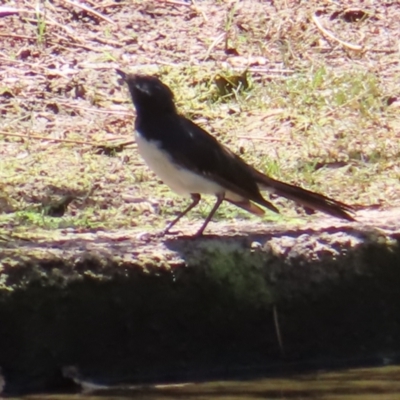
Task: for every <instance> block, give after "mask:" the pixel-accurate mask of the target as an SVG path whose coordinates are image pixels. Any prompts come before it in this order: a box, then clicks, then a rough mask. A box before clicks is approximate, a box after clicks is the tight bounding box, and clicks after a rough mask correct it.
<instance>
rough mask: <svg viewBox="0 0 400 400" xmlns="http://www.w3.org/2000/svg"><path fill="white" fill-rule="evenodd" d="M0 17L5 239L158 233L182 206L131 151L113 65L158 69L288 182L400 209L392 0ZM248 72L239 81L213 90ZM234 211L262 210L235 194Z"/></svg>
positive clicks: (22, 6)
mask: <svg viewBox="0 0 400 400" xmlns="http://www.w3.org/2000/svg"><path fill="white" fill-rule="evenodd" d="M6 7H7V9H6ZM9 8H11V10H10V9H9ZM13 11H15V12H13ZM0 15H1V16H0V28H1V29H0V40H1V49H0V76H1V85H0V97H1V102H0V115H1V127H0V157H1V159H0V211H1V215H0V234H1V235H2V238H3V239H4V238H7V237H8V235H10V232H12V234H13V235H19V236H22V237H29V236H30V235H34V232H35V230H42V231H43V230H44V231H47V230H50V231H51V230H54V229H56V228H60V229H69V230H72V231H76V232H82V231H87V230H93V229H94V230H99V229H100V230H102V229H116V228H134V229H139V230H141V231H147V230H151V229H154V228H155V229H160V228H161V227H162V226H164V224H165V222H166V220H167V219H171V217H172V216H173V215H176V213H177V212H178V210H179V209H181V208H182V206H183V205H184V202H185V201H186V200H182V199H180V198H178V197H176V196H175V195H173V194H172V193H171V192H170V191H169V189H168V188H166V187H164V185H159V181H157V179H156V178H155V177H154V175H153V174H152V173H151V172H149V171H148V169H147V168H146V167H145V166H144V165H143V163H142V160H141V159H140V157H139V156H138V154H137V152H136V149H135V144H134V143H132V140H133V135H132V131H133V119H134V113H133V110H132V106H131V104H130V100H129V98H128V93H127V90H126V89H125V88H124V87H123V86H122V85H121V82H120V81H119V80H118V76H117V75H116V73H115V68H116V67H118V68H122V69H124V70H127V71H136V72H141V73H156V74H158V75H159V76H160V77H161V78H162V79H163V81H164V82H166V83H167V84H168V85H170V86H171V88H172V89H173V91H174V92H175V95H176V99H177V103H178V106H179V109H180V110H181V111H182V112H183V113H184V114H186V115H188V116H189V117H191V118H192V119H193V120H195V121H196V122H197V123H199V124H200V125H202V126H203V127H205V128H206V129H207V130H209V131H210V132H211V133H212V134H215V135H216V136H217V137H218V138H219V139H220V140H222V141H223V142H224V143H225V144H227V145H228V146H229V147H231V148H232V149H233V150H234V151H237V152H239V153H240V154H241V155H242V156H243V157H244V158H245V159H246V160H247V161H249V162H251V163H252V164H254V165H255V166H256V167H258V168H259V169H261V170H263V171H265V172H267V173H270V174H271V175H273V176H275V177H276V178H278V179H283V180H285V181H290V182H292V183H296V184H300V185H302V186H304V187H307V188H310V189H312V190H317V191H320V192H322V193H325V194H328V195H331V196H333V197H335V198H337V199H339V200H342V201H345V202H347V203H350V204H354V205H355V206H356V207H357V208H360V209H368V208H370V207H372V208H374V209H383V208H386V209H387V208H392V207H396V206H399V205H400V194H399V193H400V190H399V189H400V185H399V178H400V169H399V168H400V162H399V154H400V145H399V136H400V133H399V128H400V117H399V104H400V103H399V99H398V96H399V72H400V70H399V62H398V60H399V52H400V48H399V43H400V42H399V38H400V4H399V3H398V2H394V1H381V2H362V1H360V2H354V1H342V2H339V3H334V2H329V1H313V2H300V1H290V0H286V1H272V2H265V1H255V0H254V1H200V0H198V1H196V2H194V1H193V2H189V1H187V2H186V1H183V0H182V1H179V0H176V1H175V0H168V1H135V0H130V1H109V0H103V1H92V0H87V1H85V2H79V3H74V2H72V1H70V0H63V1H61V0H59V1H38V2H31V1H28V0H27V1H23V0H20V1H15V2H14V1H6V2H2V5H1V8H0ZM244 71H247V76H246V78H245V80H244V82H245V84H244V86H245V87H244V88H242V89H243V90H241V89H240V88H237V89H234V90H230V89H229V87H228V88H227V86H226V85H225V87H224V86H223V87H222V89H221V86H219V85H218V82H221V77H222V79H223V78H229V79H231V80H234V79H235V78H237V77H238V76H243V73H244ZM222 82H225V81H223V80H222ZM228 86H229V85H228ZM275 203H276V204H278V206H279V207H280V208H281V209H282V214H284V215H285V216H286V218H289V220H290V218H293V217H296V216H297V215H298V214H299V213H300V214H301V215H302V217H304V218H306V217H307V216H305V215H304V212H303V211H302V210H300V209H297V208H296V207H295V208H293V205H292V204H290V203H287V202H285V201H282V200H280V199H277V200H276V202H275ZM208 210H209V205H207V204H205V205H203V206H201V207H200V208H199V210H198V211H196V212H193V213H192V214H190V215H189V216H188V221H190V223H186V225H185V223H182V226H192V224H199V223H200V221H199V218H200V217H202V216H204V214H206V213H207V211H208ZM227 218H228V219H238V220H240V219H246V218H252V217H250V216H248V215H247V214H245V213H244V212H241V211H238V210H237V209H235V208H233V207H231V206H229V205H227V206H224V207H223V208H222V209H221V211H220V212H219V214H218V215H217V216H216V220H224V219H227ZM277 218H281V217H278V216H275V215H272V216H271V215H267V216H266V217H265V220H268V219H269V220H271V219H272V220H274V219H277ZM285 221H287V220H285Z"/></svg>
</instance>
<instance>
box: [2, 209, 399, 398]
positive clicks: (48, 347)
mask: <svg viewBox="0 0 400 400" xmlns="http://www.w3.org/2000/svg"><path fill="white" fill-rule="evenodd" d="M375 217H376V219H377V220H379V221H380V222H381V223H385V224H386V230H385V229H381V228H377V229H375V228H374V229H372V228H371V229H370V228H366V227H365V224H361V223H360V224H353V225H352V224H348V223H346V224H341V223H337V224H336V225H334V224H333V223H332V220H331V219H323V218H322V219H321V220H319V221H320V222H319V225H318V226H317V225H316V224H314V225H312V226H310V225H307V227H299V226H297V227H294V228H293V229H291V230H288V228H287V226H286V227H283V226H278V225H276V226H274V227H272V228H271V227H269V230H268V232H267V231H265V232H260V225H259V224H247V225H246V226H244V225H243V223H236V224H233V223H232V224H224V225H223V227H222V224H211V229H212V230H213V232H215V231H216V230H217V227H218V226H220V229H221V232H222V231H224V232H225V234H222V233H221V234H219V235H215V236H206V237H204V238H202V239H196V240H193V239H190V238H189V237H187V236H183V235H178V236H176V237H170V238H162V239H160V238H155V237H147V236H146V235H143V234H142V233H140V232H138V231H118V232H91V233H90V232H86V233H76V232H74V233H73V234H72V233H69V232H68V231H58V232H53V234H52V237H51V238H50V237H48V236H46V235H49V233H48V232H47V233H46V234H45V233H43V234H41V233H40V232H36V233H35V234H32V239H31V241H18V240H17V239H12V240H10V241H8V242H2V244H1V248H0V260H1V261H0V266H1V270H0V282H1V292H0V321H1V323H0V366H1V367H2V371H3V374H4V378H5V381H6V386H5V391H6V392H8V393H11V392H33V391H42V390H57V391H60V390H64V389H66V388H67V386H68V385H69V384H70V381H68V379H66V378H65V376H63V371H64V372H65V371H66V368H68V367H71V366H73V367H75V368H77V370H78V371H79V373H80V374H81V375H82V376H83V377H84V378H87V379H89V380H93V381H96V382H108V383H110V382H114V383H115V382H122V381H124V382H171V381H185V380H196V379H204V378H213V377H219V378H220V377H223V376H229V375H230V374H233V373H235V371H236V372H237V371H243V368H244V367H246V368H247V367H249V368H250V370H251V367H255V366H256V367H258V368H259V367H266V368H268V367H269V366H273V365H276V364H281V365H285V363H288V362H290V363H291V362H303V361H309V360H326V361H327V360H330V361H332V360H340V359H342V360H343V359H348V358H353V359H354V358H355V357H356V358H360V359H363V358H368V357H374V356H382V357H383V356H385V355H390V354H393V353H394V352H398V351H399V350H400V340H399V338H400V319H399V315H400V295H399V287H400V250H399V244H398V238H399V237H400V236H399V233H398V231H396V229H395V225H396V221H395V220H393V218H392V217H393V215H391V217H390V216H389V214H388V213H387V214H385V213H384V212H383V213H376V215H375ZM390 218H392V220H393V221H392V222H393V223H392V225H390V224H389V223H388V221H389V220H390ZM361 219H363V217H362V216H361ZM377 225H379V224H377ZM263 228H264V229H266V227H263ZM193 230H194V231H195V228H193ZM226 232H229V234H226ZM327 362H328V361H327Z"/></svg>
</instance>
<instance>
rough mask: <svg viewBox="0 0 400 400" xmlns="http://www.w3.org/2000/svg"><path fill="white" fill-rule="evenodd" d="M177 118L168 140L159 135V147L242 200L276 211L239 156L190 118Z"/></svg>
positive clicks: (178, 162) (177, 161) (169, 130)
mask: <svg viewBox="0 0 400 400" xmlns="http://www.w3.org/2000/svg"><path fill="white" fill-rule="evenodd" d="M178 121H179V123H176V124H174V130H173V131H172V129H171V128H168V132H169V133H170V136H169V138H168V139H169V140H162V138H160V139H161V144H162V147H163V148H164V149H165V150H166V151H167V152H168V153H169V154H170V155H171V157H172V160H173V161H174V162H175V163H176V164H178V165H180V166H182V167H184V168H186V169H188V170H190V171H192V172H195V173H198V174H201V175H203V176H204V177H206V178H208V179H210V180H211V181H214V182H216V183H218V184H219V185H221V186H223V187H224V188H226V189H227V191H230V192H233V193H235V194H237V195H239V196H241V197H243V199H246V200H251V201H254V202H256V203H258V204H260V205H262V206H264V207H266V208H269V209H270V210H272V211H274V212H279V210H278V209H277V208H276V207H275V206H274V205H273V204H271V203H270V202H269V201H267V200H265V199H264V198H263V197H262V195H261V193H260V190H259V188H258V185H257V182H256V180H255V179H254V177H253V176H252V173H251V169H250V167H249V166H248V165H247V164H246V163H245V162H244V161H243V160H242V159H241V158H240V157H239V156H237V155H236V154H234V153H232V152H231V151H230V150H229V149H228V148H226V147H225V146H223V145H222V144H220V143H219V142H218V141H217V139H215V138H214V137H213V136H211V135H210V134H209V133H208V132H206V131H205V130H204V129H202V128H200V127H199V126H198V125H196V124H195V123H194V122H192V121H190V120H189V119H187V118H185V117H183V116H179V119H178V120H176V121H175V122H178ZM178 126H179V128H178ZM172 138H173V139H174V140H171V139H172Z"/></svg>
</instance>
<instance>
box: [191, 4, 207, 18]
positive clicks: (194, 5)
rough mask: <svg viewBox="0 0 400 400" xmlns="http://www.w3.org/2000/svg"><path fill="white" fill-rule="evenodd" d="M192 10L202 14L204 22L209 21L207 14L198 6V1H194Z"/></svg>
mask: <svg viewBox="0 0 400 400" xmlns="http://www.w3.org/2000/svg"><path fill="white" fill-rule="evenodd" d="M192 8H194V10H195V11H196V12H198V13H200V14H201V16H202V17H203V20H204V22H207V21H208V18H207V15H206V13H205V12H204V11H203V10H202V9H201V8H200V7H199V6H198V4H197V1H196V0H192Z"/></svg>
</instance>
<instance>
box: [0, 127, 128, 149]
mask: <svg viewBox="0 0 400 400" xmlns="http://www.w3.org/2000/svg"><path fill="white" fill-rule="evenodd" d="M0 135H1V136H13V137H20V138H23V139H35V140H46V141H51V142H61V143H74V144H86V145H89V146H101V145H103V146H104V142H103V143H98V142H84V141H81V140H72V139H56V138H51V137H46V136H36V135H33V136H28V135H23V134H21V133H8V132H2V131H0ZM119 139H121V140H122V139H123V140H126V138H125V137H121V138H119ZM114 140H117V139H114ZM129 144H131V143H129Z"/></svg>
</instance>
